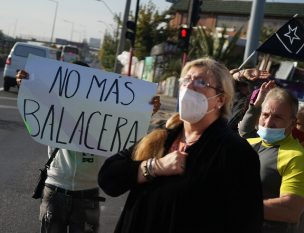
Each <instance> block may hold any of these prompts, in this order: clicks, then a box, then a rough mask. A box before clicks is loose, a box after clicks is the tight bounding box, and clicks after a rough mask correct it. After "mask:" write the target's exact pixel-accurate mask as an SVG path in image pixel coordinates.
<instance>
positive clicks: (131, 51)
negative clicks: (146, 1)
mask: <svg viewBox="0 0 304 233" xmlns="http://www.w3.org/2000/svg"><path fill="white" fill-rule="evenodd" d="M138 12H139V0H137V2H136V11H135V20H134V24H135V27H134V39H133V40H132V41H131V47H130V58H129V68H128V76H131V68H132V57H133V53H134V49H135V38H136V28H137V19H138Z"/></svg>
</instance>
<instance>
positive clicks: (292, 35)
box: [284, 25, 301, 44]
mask: <svg viewBox="0 0 304 233" xmlns="http://www.w3.org/2000/svg"><path fill="white" fill-rule="evenodd" d="M288 29H289V32H287V33H285V34H284V36H286V37H288V38H289V41H290V44H292V43H293V40H301V39H300V37H298V35H297V34H296V33H297V29H298V27H295V28H291V26H290V25H288Z"/></svg>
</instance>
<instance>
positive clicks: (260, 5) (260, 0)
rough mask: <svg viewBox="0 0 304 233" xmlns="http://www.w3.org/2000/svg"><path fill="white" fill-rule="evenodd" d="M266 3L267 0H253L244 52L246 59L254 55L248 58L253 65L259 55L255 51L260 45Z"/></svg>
mask: <svg viewBox="0 0 304 233" xmlns="http://www.w3.org/2000/svg"><path fill="white" fill-rule="evenodd" d="M264 5H265V0H253V2H252V7H251V13H250V20H249V25H248V30H247V39H246V48H245V54H244V61H245V60H246V59H247V58H249V56H252V57H250V59H249V60H248V62H249V63H250V65H251V66H255V65H256V60H257V57H256V55H255V54H253V52H254V51H255V50H256V49H257V48H258V46H259V36H260V31H261V27H262V25H263V19H264Z"/></svg>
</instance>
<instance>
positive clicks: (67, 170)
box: [16, 61, 160, 233]
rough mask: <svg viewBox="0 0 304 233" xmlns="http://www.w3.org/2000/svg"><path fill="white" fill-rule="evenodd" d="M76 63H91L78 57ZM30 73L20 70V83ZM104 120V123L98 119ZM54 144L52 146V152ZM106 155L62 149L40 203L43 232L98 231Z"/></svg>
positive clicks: (155, 102)
mask: <svg viewBox="0 0 304 233" xmlns="http://www.w3.org/2000/svg"><path fill="white" fill-rule="evenodd" d="M74 64H77V65H82V66H88V65H87V64H85V63H83V62H80V61H77V62H74ZM27 77H28V73H27V72H26V71H24V70H20V71H19V72H18V73H17V75H16V82H17V84H18V86H19V85H20V84H21V82H22V80H23V79H26V78H27ZM150 104H152V105H153V113H155V112H156V111H157V110H158V109H159V108H160V99H159V96H154V97H153V98H152V100H151V102H150ZM99 124H101V123H99ZM54 149H55V148H51V147H49V148H48V150H49V155H50V154H51V153H52V152H53V151H54ZM102 162H103V158H102V157H101V156H99V155H94V154H92V153H82V152H76V151H74V150H67V149H62V148H61V149H59V151H58V152H57V154H56V156H55V158H54V160H53V162H52V163H51V166H50V168H49V169H48V177H47V179H46V185H45V187H44V193H43V198H42V202H41V205H40V220H41V232H42V233H50V232H52V233H54V232H55V233H56V232H57V233H65V232H70V233H71V232H82V233H84V232H86V233H89V232H95V233H97V232H98V228H99V215H100V209H99V203H98V201H104V198H103V197H99V196H98V193H99V187H98V184H97V175H98V172H99V169H100V167H101V164H102Z"/></svg>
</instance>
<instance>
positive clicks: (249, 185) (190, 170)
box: [98, 58, 263, 233]
mask: <svg viewBox="0 0 304 233" xmlns="http://www.w3.org/2000/svg"><path fill="white" fill-rule="evenodd" d="M233 95H234V90H233V79H232V77H231V75H230V73H229V70H228V69H227V68H226V67H225V66H224V65H222V64H220V63H219V62H217V61H215V60H213V59H210V58H202V59H198V60H194V61H192V62H189V63H187V64H186V66H185V67H184V68H183V70H182V74H181V78H180V94H179V114H177V115H174V116H173V117H172V118H170V119H169V120H168V121H167V124H166V129H156V130H154V131H152V132H151V133H150V134H148V135H146V136H145V137H144V138H142V139H141V140H140V141H139V142H138V143H137V144H135V145H134V146H133V147H131V148H129V149H125V150H123V151H120V152H119V153H117V154H115V155H113V156H112V157H109V158H108V159H107V160H106V161H105V163H104V164H103V166H102V167H101V169H100V172H99V175H98V177H99V178H98V182H99V185H100V187H101V188H102V189H103V190H104V192H105V193H106V194H108V195H110V196H114V197H116V196H119V195H122V194H123V193H125V192H127V191H129V196H128V199H127V201H126V204H125V206H124V209H123V211H122V214H121V216H120V219H119V221H118V223H117V226H116V230H115V233H134V232H141V233H152V232H153V233H155V232H166V233H188V232H213V233H223V232H225V233H237V232H239V233H241V232H242V233H244V232H246V233H259V232H261V226H262V220H263V202H262V188H261V181H260V173H259V171H260V170H259V168H260V165H259V159H258V155H257V153H256V152H255V151H254V150H253V149H252V148H251V146H250V145H249V144H248V143H247V141H246V140H245V139H242V138H241V137H239V136H238V135H237V134H236V133H234V132H233V131H232V130H231V129H229V127H228V126H227V117H228V116H229V113H230V111H231V106H232V100H233Z"/></svg>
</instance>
